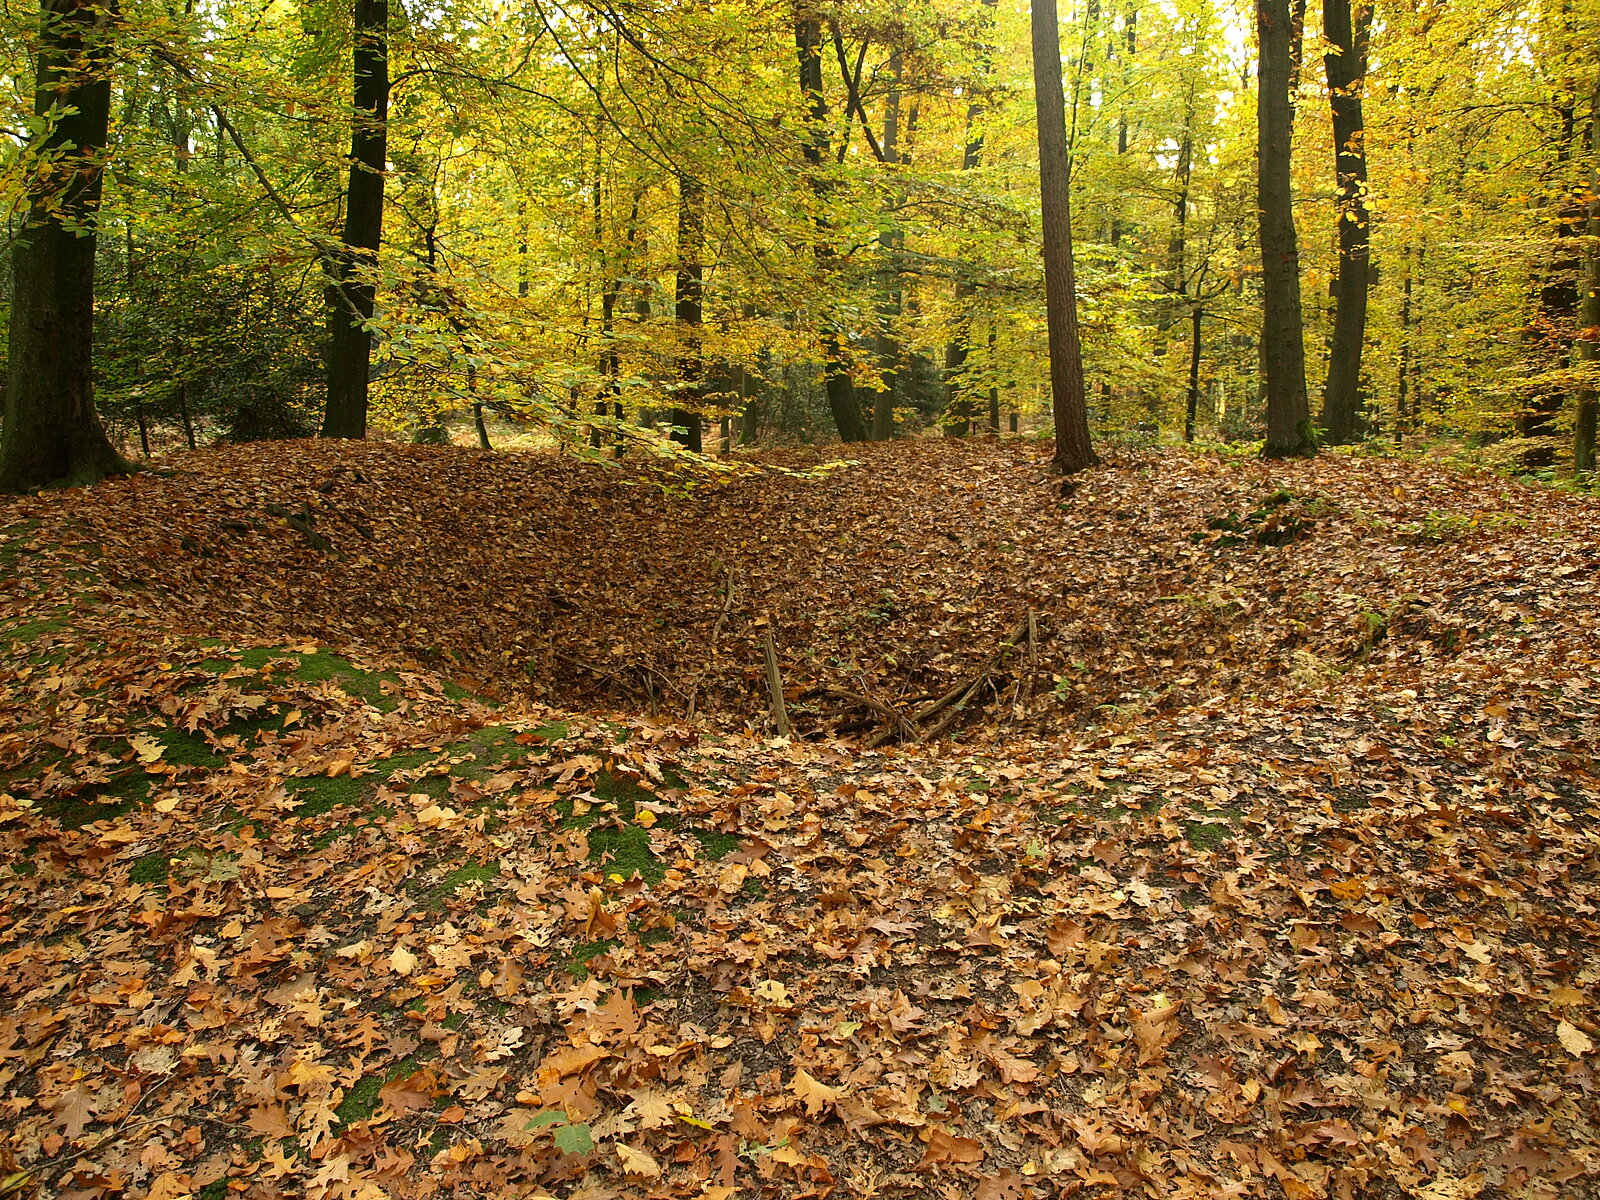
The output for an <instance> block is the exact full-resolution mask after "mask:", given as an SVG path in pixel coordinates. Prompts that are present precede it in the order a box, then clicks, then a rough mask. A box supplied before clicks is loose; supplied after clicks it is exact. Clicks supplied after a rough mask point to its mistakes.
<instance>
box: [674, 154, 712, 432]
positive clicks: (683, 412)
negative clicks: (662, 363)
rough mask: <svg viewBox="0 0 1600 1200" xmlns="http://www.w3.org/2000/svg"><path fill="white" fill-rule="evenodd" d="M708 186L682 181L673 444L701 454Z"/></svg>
mask: <svg viewBox="0 0 1600 1200" xmlns="http://www.w3.org/2000/svg"><path fill="white" fill-rule="evenodd" d="M705 240H706V219H705V185H704V184H702V183H701V182H700V181H699V180H698V179H692V178H690V177H689V176H688V175H685V174H680V175H679V176H678V294H677V298H678V306H677V319H678V336H679V338H680V339H682V347H683V348H682V352H681V353H680V354H679V356H678V390H677V392H676V393H675V395H676V397H677V398H678V399H679V401H680V403H679V404H676V405H674V407H673V409H672V414H671V423H672V424H673V425H674V426H677V427H679V429H680V430H681V432H680V431H678V430H675V431H674V432H673V434H672V440H673V441H675V442H677V443H679V444H680V445H682V446H684V447H685V448H686V449H689V450H692V451H694V453H696V454H699V453H701V452H702V450H703V448H704V447H703V443H702V439H701V432H700V424H701V418H700V411H699V408H700V405H699V401H700V398H701V395H702V394H703V392H704V391H705V378H704V377H705V363H704V362H703V361H702V359H701V357H700V325H701V322H702V321H703V320H704V318H705V282H704V280H705V264H704V263H703V262H702V261H701V259H702V258H703V257H704V252H705Z"/></svg>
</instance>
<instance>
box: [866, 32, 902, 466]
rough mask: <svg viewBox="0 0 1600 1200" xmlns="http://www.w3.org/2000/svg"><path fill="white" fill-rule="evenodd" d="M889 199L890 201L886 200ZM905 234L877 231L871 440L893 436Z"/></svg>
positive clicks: (893, 159)
mask: <svg viewBox="0 0 1600 1200" xmlns="http://www.w3.org/2000/svg"><path fill="white" fill-rule="evenodd" d="M902 70H903V56H902V54H901V51H900V49H899V48H898V47H896V48H895V49H894V51H893V52H892V53H891V54H890V55H889V78H890V80H891V83H890V85H889V94H888V95H887V96H886V97H884V101H883V140H882V141H881V142H880V143H879V145H880V146H881V147H882V150H883V161H884V162H885V163H886V164H890V165H893V164H896V163H898V162H899V161H900V80H901V74H902ZM885 203H886V204H888V203H890V202H889V201H886V202H885ZM904 242H905V234H904V233H902V232H901V231H900V230H899V229H897V228H894V227H893V226H891V227H889V228H887V229H885V230H884V231H883V232H882V233H881V234H879V235H878V247H879V250H880V252H881V253H882V255H883V257H884V267H883V276H882V278H883V282H882V286H881V289H880V292H879V296H878V339H877V340H878V345H877V351H878V369H879V370H880V371H882V372H883V387H882V388H880V389H879V390H878V391H877V392H876V393H875V394H874V395H873V397H872V440H873V441H875V442H886V441H888V440H889V439H890V438H892V437H893V436H894V402H895V397H896V395H897V394H898V392H899V390H900V359H901V354H902V347H901V345H900V338H899V336H898V333H897V329H896V327H897V325H898V324H899V322H900V316H901V312H902V309H903V308H904V305H905V291H904V284H903V281H902V279H901V268H902V264H901V255H900V250H901V247H902V246H903V244H904Z"/></svg>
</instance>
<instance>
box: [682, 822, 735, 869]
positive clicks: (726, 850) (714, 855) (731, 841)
mask: <svg viewBox="0 0 1600 1200" xmlns="http://www.w3.org/2000/svg"><path fill="white" fill-rule="evenodd" d="M684 832H685V833H687V834H689V835H690V836H691V837H693V838H694V840H695V841H697V842H699V843H700V845H701V847H702V848H703V849H704V850H705V852H706V857H707V858H709V859H710V860H711V861H712V862H716V861H717V860H718V859H720V858H723V857H725V856H726V855H729V854H732V853H733V852H734V851H735V850H737V849H738V848H739V837H738V835H737V834H733V833H721V832H719V831H717V830H715V829H686V830H685V831H684Z"/></svg>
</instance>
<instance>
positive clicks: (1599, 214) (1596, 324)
mask: <svg viewBox="0 0 1600 1200" xmlns="http://www.w3.org/2000/svg"><path fill="white" fill-rule="evenodd" d="M1589 149H1590V152H1591V154H1592V155H1593V163H1594V167H1593V174H1592V175H1591V176H1590V184H1589V221H1588V226H1587V228H1586V230H1585V233H1587V235H1588V237H1587V240H1586V241H1585V243H1584V250H1583V304H1582V307H1581V310H1580V312H1579V319H1578V324H1579V325H1580V326H1581V328H1580V329H1579V331H1578V361H1579V362H1580V363H1582V364H1584V365H1586V366H1588V367H1589V368H1590V369H1591V370H1595V369H1600V76H1596V78H1595V85H1594V93H1593V98H1592V99H1591V101H1590V104H1589ZM1597 417H1600V388H1596V387H1595V386H1594V384H1592V383H1590V384H1588V385H1587V386H1585V387H1584V388H1582V389H1581V390H1580V391H1579V393H1578V412H1577V416H1576V418H1575V419H1574V421H1573V428H1572V466H1573V469H1574V470H1577V471H1593V470H1594V467H1595V445H1594V443H1595V426H1596V424H1597V423H1600V422H1597V420H1596V418H1597Z"/></svg>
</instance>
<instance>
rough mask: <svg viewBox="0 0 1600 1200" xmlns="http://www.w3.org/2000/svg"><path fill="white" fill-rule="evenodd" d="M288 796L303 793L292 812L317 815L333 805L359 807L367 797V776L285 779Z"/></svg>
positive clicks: (324, 776) (331, 809) (369, 784)
mask: <svg viewBox="0 0 1600 1200" xmlns="http://www.w3.org/2000/svg"><path fill="white" fill-rule="evenodd" d="M284 787H286V788H287V789H288V791H289V795H290V796H291V797H303V799H298V800H297V802H296V804H295V809H294V811H295V814H296V815H297V816H301V817H320V816H321V815H322V814H323V813H326V812H331V811H333V810H334V809H335V808H341V807H343V808H361V807H363V806H364V804H365V802H366V800H367V799H369V789H370V787H371V783H370V780H368V779H367V778H365V777H363V778H361V779H355V778H352V777H351V776H349V775H339V776H335V777H332V778H330V777H329V776H326V775H305V776H301V777H300V778H297V779H290V780H288V781H286V782H285V784H284Z"/></svg>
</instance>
